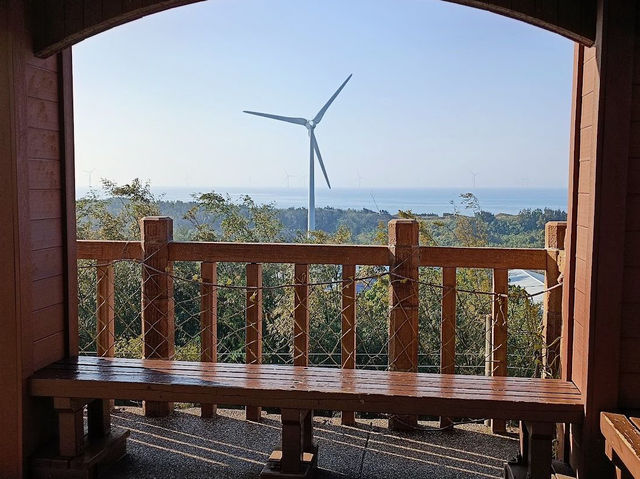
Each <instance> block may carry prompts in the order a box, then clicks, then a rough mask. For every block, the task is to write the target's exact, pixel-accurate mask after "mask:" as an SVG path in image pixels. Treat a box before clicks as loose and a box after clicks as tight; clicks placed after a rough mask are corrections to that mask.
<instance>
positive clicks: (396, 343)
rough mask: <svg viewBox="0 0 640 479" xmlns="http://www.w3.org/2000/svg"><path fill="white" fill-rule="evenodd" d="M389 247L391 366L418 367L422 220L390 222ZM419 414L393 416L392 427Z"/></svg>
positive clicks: (404, 425) (406, 425)
mask: <svg viewBox="0 0 640 479" xmlns="http://www.w3.org/2000/svg"><path fill="white" fill-rule="evenodd" d="M389 250H390V251H391V254H392V255H393V263H392V265H391V277H390V278H391V279H390V285H389V295H390V298H389V306H390V312H389V369H390V370H391V371H412V372H417V371H418V265H419V259H420V258H419V248H418V222H417V221H415V220H409V219H396V220H391V221H390V222H389ZM417 424H418V418H417V416H391V417H390V418H389V427H390V428H391V429H396V430H407V429H412V428H414V427H415V426H417Z"/></svg>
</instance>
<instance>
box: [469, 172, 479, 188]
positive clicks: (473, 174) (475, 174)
mask: <svg viewBox="0 0 640 479" xmlns="http://www.w3.org/2000/svg"><path fill="white" fill-rule="evenodd" d="M470 171H471V170H470ZM477 176H478V173H475V172H473V171H471V177H472V178H473V188H474V189H475V187H476V177H477Z"/></svg>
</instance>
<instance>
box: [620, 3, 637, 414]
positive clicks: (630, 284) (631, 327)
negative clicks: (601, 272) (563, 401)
mask: <svg viewBox="0 0 640 479" xmlns="http://www.w3.org/2000/svg"><path fill="white" fill-rule="evenodd" d="M636 15H637V17H636V36H635V45H634V52H633V53H634V62H633V66H634V68H633V79H632V81H633V84H632V96H631V138H630V142H629V165H628V174H627V177H628V179H627V214H626V223H625V238H626V242H625V248H624V278H623V281H624V290H623V305H622V306H623V307H622V326H621V340H620V376H619V384H620V397H619V406H620V407H621V408H633V409H640V8H639V9H638V12H636Z"/></svg>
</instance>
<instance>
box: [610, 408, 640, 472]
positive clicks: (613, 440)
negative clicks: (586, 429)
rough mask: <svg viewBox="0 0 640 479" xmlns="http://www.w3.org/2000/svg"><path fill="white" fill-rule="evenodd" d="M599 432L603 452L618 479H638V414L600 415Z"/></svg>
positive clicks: (639, 428) (639, 462)
mask: <svg viewBox="0 0 640 479" xmlns="http://www.w3.org/2000/svg"><path fill="white" fill-rule="evenodd" d="M600 432H602V435H603V436H604V439H605V452H606V454H607V457H608V458H609V459H610V460H611V462H613V465H614V466H615V468H616V477H618V478H620V479H624V478H631V477H635V478H636V479H639V478H640V412H638V413H637V414H635V415H634V414H631V415H628V416H627V415H624V414H614V413H611V412H602V413H600Z"/></svg>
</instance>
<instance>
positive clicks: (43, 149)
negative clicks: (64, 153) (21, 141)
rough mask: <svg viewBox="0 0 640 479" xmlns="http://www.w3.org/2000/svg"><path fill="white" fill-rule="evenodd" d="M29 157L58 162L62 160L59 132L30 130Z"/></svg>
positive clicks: (28, 135)
mask: <svg viewBox="0 0 640 479" xmlns="http://www.w3.org/2000/svg"><path fill="white" fill-rule="evenodd" d="M27 156H28V157H29V158H32V159H36V158H39V159H45V160H57V159H59V158H60V136H59V134H58V132H57V131H51V130H43V129H41V128H29V130H28V132H27Z"/></svg>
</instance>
